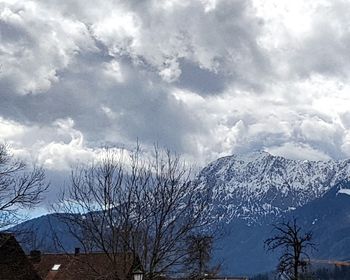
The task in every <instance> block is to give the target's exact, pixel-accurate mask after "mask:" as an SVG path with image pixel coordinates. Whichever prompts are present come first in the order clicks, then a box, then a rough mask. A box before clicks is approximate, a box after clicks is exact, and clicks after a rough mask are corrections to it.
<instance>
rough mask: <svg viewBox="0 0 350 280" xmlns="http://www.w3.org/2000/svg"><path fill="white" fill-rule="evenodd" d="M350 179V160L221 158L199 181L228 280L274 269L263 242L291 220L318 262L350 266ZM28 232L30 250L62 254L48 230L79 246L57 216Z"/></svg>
mask: <svg viewBox="0 0 350 280" xmlns="http://www.w3.org/2000/svg"><path fill="white" fill-rule="evenodd" d="M349 175H350V160H345V161H326V162H322V161H298V160H290V159H285V158H283V157H278V156H273V155H270V154H268V153H265V152H258V153H253V154H249V155H246V156H238V155H233V156H229V157H224V158H220V159H218V160H216V161H214V162H212V163H211V164H209V165H208V166H207V167H205V168H204V169H203V170H202V171H201V172H200V174H199V180H200V183H201V184H203V186H204V185H206V186H209V187H210V189H211V192H212V197H213V206H214V207H216V208H217V209H218V210H220V212H221V213H222V217H224V219H221V220H220V224H221V226H222V228H224V232H225V233H226V234H225V235H224V237H223V238H222V239H220V240H219V242H218V243H217V246H216V250H215V259H216V260H218V261H220V262H222V264H223V265H222V267H223V273H224V274H226V275H229V274H254V273H258V272H264V271H270V270H272V269H274V267H275V265H276V263H277V255H276V254H275V255H273V254H267V253H266V252H265V250H264V247H263V242H264V240H265V239H266V238H268V237H269V236H270V235H271V230H272V227H271V224H272V223H277V222H279V221H281V220H289V219H292V218H293V217H296V218H297V219H298V221H299V222H300V224H301V225H302V227H303V228H304V229H305V230H309V229H311V230H312V231H313V232H314V236H315V241H316V243H317V244H318V245H317V248H318V251H316V252H314V253H313V258H315V259H336V260H346V259H350V183H349V181H350V180H349V177H350V176H349ZM224 214H226V216H224ZM59 215H65V214H59ZM50 221H51V222H50ZM26 228H29V229H34V231H35V232H36V233H37V235H38V236H37V237H36V239H35V240H34V241H36V242H32V245H30V246H28V245H27V250H30V249H31V248H33V247H34V246H33V244H34V243H36V244H37V245H38V244H39V245H40V242H41V243H42V244H41V248H44V250H46V251H49V252H52V251H55V250H57V246H55V244H54V242H53V238H52V233H51V229H54V231H56V232H58V235H59V237H60V239H61V240H63V243H64V244H63V245H64V247H65V248H66V249H67V250H69V251H72V250H74V247H75V246H77V243H76V241H74V239H73V238H72V237H71V236H69V234H67V232H68V230H67V228H65V225H64V224H63V223H61V222H60V221H59V219H57V217H55V216H53V215H47V216H43V217H40V218H37V219H33V220H30V221H27V222H26V223H22V224H20V225H19V226H17V227H16V228H15V229H20V230H23V229H26ZM56 245H57V244H56Z"/></svg>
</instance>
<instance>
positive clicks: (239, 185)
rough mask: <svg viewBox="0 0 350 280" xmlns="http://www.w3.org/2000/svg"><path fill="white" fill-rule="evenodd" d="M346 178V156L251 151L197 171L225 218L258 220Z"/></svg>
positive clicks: (311, 197) (277, 214) (313, 196)
mask: <svg viewBox="0 0 350 280" xmlns="http://www.w3.org/2000/svg"><path fill="white" fill-rule="evenodd" d="M349 177H350V160H345V161H306V160H305V161H300V160H291V159H286V158H283V157H280V156H273V155H271V154H269V153H267V152H255V153H252V154H248V155H245V156H239V155H232V156H227V157H223V158H220V159H218V160H216V161H214V162H212V163H210V164H209V165H208V166H207V167H205V168H204V169H203V170H202V171H201V172H200V174H199V179H200V181H201V183H202V184H203V185H207V186H210V188H211V190H212V197H213V205H215V206H216V207H218V208H219V210H220V213H221V214H222V216H224V215H225V220H226V222H229V221H231V220H232V219H234V218H240V219H243V220H246V221H247V223H248V224H252V223H262V222H264V221H266V220H267V221H269V220H271V218H273V217H280V216H281V215H283V213H286V212H289V211H292V210H294V209H296V208H298V207H300V206H303V205H305V204H306V203H308V202H310V201H312V200H314V199H316V198H319V197H321V196H322V195H323V194H324V193H325V192H327V191H328V190H329V189H331V188H332V187H333V186H335V185H336V184H337V183H338V182H341V181H343V180H346V179H347V178H349Z"/></svg>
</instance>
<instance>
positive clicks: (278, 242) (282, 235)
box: [265, 219, 315, 280]
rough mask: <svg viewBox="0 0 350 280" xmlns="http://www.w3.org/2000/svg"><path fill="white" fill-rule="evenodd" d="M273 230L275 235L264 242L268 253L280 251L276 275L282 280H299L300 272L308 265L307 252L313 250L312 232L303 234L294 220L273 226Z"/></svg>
mask: <svg viewBox="0 0 350 280" xmlns="http://www.w3.org/2000/svg"><path fill="white" fill-rule="evenodd" d="M273 230H274V231H275V235H274V236H273V237H271V238H268V239H266V240H265V246H266V248H267V250H268V251H274V250H276V249H281V250H282V255H281V256H280V258H279V263H278V266H277V272H278V275H279V276H280V277H281V278H282V279H288V280H299V279H300V272H301V271H303V272H304V271H305V270H306V268H307V265H308V264H309V263H310V257H309V255H308V251H309V250H311V249H315V244H314V243H313V242H312V239H313V235H312V232H311V231H308V232H305V233H304V232H303V230H302V228H301V226H299V225H298V224H297V220H296V219H293V221H288V222H282V223H280V224H277V225H274V226H273Z"/></svg>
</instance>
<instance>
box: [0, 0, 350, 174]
mask: <svg viewBox="0 0 350 280" xmlns="http://www.w3.org/2000/svg"><path fill="white" fill-rule="evenodd" d="M349 11H350V4H349V3H347V2H346V1H340V0H332V1H331V0H322V1H321V0H320V1H311V0H310V1H302V0H296V1H293V2H290V1H289V2H288V1H279V0H264V1H263V0H254V1H245V0H216V1H215V0H194V1H179V0H177V1H175V0H168V1H161V3H160V2H159V1H155V0H147V1H133V0H130V1H112V0H97V1H92V0H84V1H82V0H74V1H68V2H62V1H59V0H37V1H32V0H25V1H10V0H6V1H4V0H3V1H1V3H0V36H1V38H0V39H1V40H0V60H1V64H2V68H1V73H0V90H1V91H0V97H1V103H0V112H1V113H0V132H1V133H0V137H1V139H0V140H6V141H8V142H9V143H11V145H13V146H14V149H15V150H16V151H18V154H21V155H26V157H32V158H33V160H38V161H39V162H41V163H42V164H44V165H45V166H46V167H48V168H51V169H55V168H56V169H65V168H67V167H68V166H69V165H71V164H74V162H76V160H88V159H91V158H94V157H95V156H96V153H98V151H99V146H100V145H101V144H103V143H108V144H116V145H121V144H125V145H130V143H134V142H135V141H136V139H137V138H138V139H139V140H140V141H141V142H142V144H144V145H146V146H150V145H152V144H153V143H154V142H158V143H160V144H161V145H163V146H168V147H170V148H172V149H175V150H177V151H179V152H181V153H184V154H185V155H186V156H187V157H188V158H190V159H191V160H193V161H196V162H199V163H200V164H204V163H207V162H208V161H210V160H213V159H215V158H217V157H219V156H223V155H226V154H231V153H235V152H240V153H241V152H247V151H251V150H259V149H265V150H269V151H271V152H273V153H277V154H281V155H285V156H288V157H293V158H308V159H328V158H344V157H348V156H350V148H349V147H350V144H349V143H350V140H349V139H350V136H349V135H350V117H349V105H350V97H349V91H350V87H349V86H348V84H349V78H350V77H349V73H350V72H349V70H350V68H349V65H350V64H349V59H350V56H349V53H348V49H349V44H350V31H349V30H348V28H347V27H348V26H349V23H350V22H349V19H348V12H349ZM184 75H186V77H184ZM207 88H210V89H208V90H207ZM38 93H41V94H40V95H38Z"/></svg>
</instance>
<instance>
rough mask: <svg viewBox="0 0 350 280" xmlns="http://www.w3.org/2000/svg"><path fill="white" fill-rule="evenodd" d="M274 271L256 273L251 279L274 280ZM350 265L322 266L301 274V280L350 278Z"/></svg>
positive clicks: (340, 279) (342, 279)
mask: <svg viewBox="0 0 350 280" xmlns="http://www.w3.org/2000/svg"><path fill="white" fill-rule="evenodd" d="M272 279H275V275H274V273H263V274H258V275H255V276H253V277H252V278H251V280H272ZM349 279H350V266H334V267H322V268H318V269H314V270H313V271H312V272H310V273H306V274H304V275H301V276H300V280H349Z"/></svg>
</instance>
